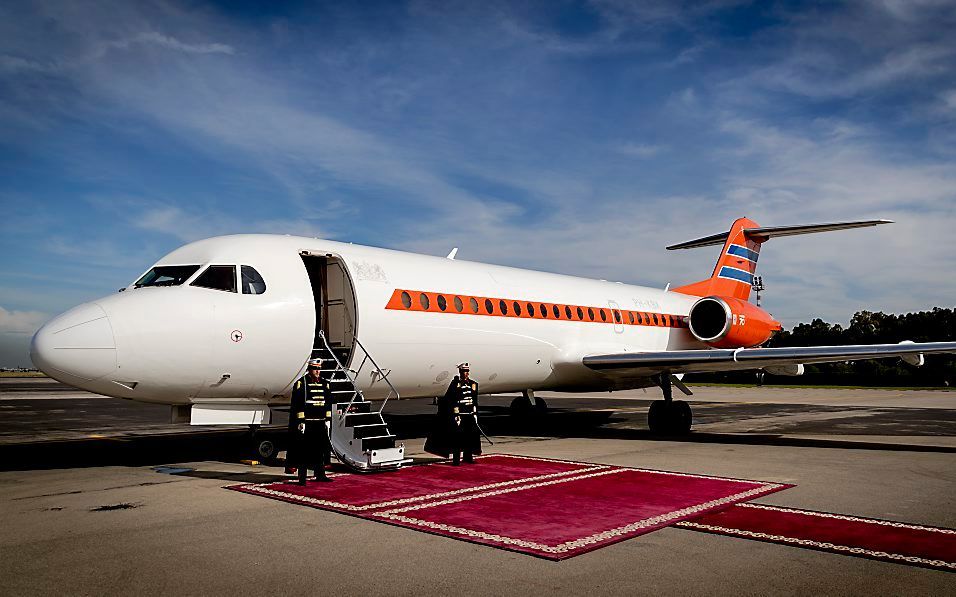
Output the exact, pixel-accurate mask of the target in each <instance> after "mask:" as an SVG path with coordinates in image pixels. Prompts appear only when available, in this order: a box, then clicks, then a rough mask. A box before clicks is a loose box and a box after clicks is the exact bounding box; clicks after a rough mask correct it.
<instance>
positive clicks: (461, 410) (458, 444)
mask: <svg viewBox="0 0 956 597" xmlns="http://www.w3.org/2000/svg"><path fill="white" fill-rule="evenodd" d="M479 434H480V430H479V429H478V383H477V382H475V381H474V380H472V379H471V367H470V366H469V365H468V363H462V364H460V365H458V375H457V376H455V378H454V379H453V380H452V381H451V384H450V385H449V386H448V391H447V392H445V395H444V396H442V397H441V398H439V399H438V425H437V427H436V429H435V430H434V431H433V432H432V434H431V435H429V437H428V440H427V441H426V444H425V450H426V451H428V452H431V453H432V454H437V455H439V456H444V457H445V458H447V457H448V455H449V454H451V457H452V464H453V465H454V466H458V464H459V462H460V461H461V460H462V459H463V460H464V461H465V462H467V463H471V462H474V455H476V454H481V436H480V435H479Z"/></svg>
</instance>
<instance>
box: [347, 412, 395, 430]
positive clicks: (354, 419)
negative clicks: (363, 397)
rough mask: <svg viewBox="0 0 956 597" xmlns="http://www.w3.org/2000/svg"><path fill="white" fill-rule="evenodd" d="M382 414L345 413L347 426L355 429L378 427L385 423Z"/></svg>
mask: <svg viewBox="0 0 956 597" xmlns="http://www.w3.org/2000/svg"><path fill="white" fill-rule="evenodd" d="M384 422H385V420H384V419H383V418H382V413H377V412H376V413H345V426H346V427H355V426H356V425H376V424H378V423H384Z"/></svg>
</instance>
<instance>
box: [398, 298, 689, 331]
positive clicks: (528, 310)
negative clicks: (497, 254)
mask: <svg viewBox="0 0 956 597" xmlns="http://www.w3.org/2000/svg"><path fill="white" fill-rule="evenodd" d="M403 295H405V296H403ZM542 306H543V307H544V310H543V311H542ZM385 308H386V309H392V310H395V311H418V312H425V313H445V314H449V315H482V316H485V317H517V318H521V319H540V320H551V321H581V322H585V323H604V324H609V325H613V324H618V325H640V326H652V327H655V326H656V327H672V328H682V327H687V324H686V322H685V319H686V318H685V316H683V315H672V314H668V313H652V312H647V311H629V310H626V309H609V308H607V307H588V306H585V305H570V304H566V303H547V302H541V301H526V300H517V299H510V298H501V297H490V296H472V295H467V294H444V293H440V292H429V291H427V290H406V289H403V288H396V289H395V290H394V291H393V292H392V296H391V297H390V298H389V299H388V303H386V304H385Z"/></svg>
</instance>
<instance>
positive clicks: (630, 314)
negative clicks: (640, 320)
mask: <svg viewBox="0 0 956 597" xmlns="http://www.w3.org/2000/svg"><path fill="white" fill-rule="evenodd" d="M627 322H628V323H630V324H631V325H634V311H628V312H627Z"/></svg>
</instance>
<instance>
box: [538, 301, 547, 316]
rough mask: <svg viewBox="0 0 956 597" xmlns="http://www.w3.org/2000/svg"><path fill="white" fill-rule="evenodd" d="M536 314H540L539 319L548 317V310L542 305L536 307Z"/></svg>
mask: <svg viewBox="0 0 956 597" xmlns="http://www.w3.org/2000/svg"><path fill="white" fill-rule="evenodd" d="M538 312H539V313H541V317H547V316H548V308H547V307H545V306H544V303H541V304H540V305H538Z"/></svg>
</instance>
